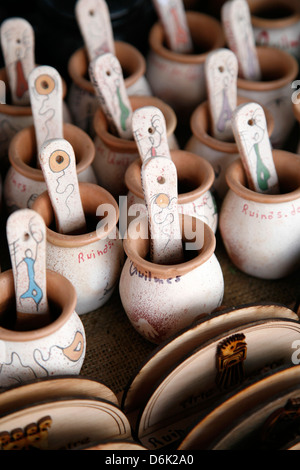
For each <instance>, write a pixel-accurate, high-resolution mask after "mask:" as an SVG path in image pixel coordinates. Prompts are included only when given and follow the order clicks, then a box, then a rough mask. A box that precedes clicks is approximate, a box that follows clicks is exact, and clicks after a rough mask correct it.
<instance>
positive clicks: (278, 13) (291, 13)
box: [248, 0, 300, 60]
mask: <svg viewBox="0 0 300 470" xmlns="http://www.w3.org/2000/svg"><path fill="white" fill-rule="evenodd" d="M248 4H249V8H250V13H251V22H252V26H253V31H254V36H255V41H256V44H257V45H262V46H273V47H278V48H279V49H282V50H284V51H286V52H288V53H289V54H291V55H293V56H294V57H295V58H296V59H297V60H299V59H300V40H299V31H300V3H299V1H298V0H248Z"/></svg>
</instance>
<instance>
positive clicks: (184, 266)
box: [119, 214, 224, 344]
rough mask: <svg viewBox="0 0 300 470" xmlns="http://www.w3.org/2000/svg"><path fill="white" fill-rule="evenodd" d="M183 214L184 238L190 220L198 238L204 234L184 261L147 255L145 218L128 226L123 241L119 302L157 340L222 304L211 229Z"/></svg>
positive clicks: (146, 335)
mask: <svg viewBox="0 0 300 470" xmlns="http://www.w3.org/2000/svg"><path fill="white" fill-rule="evenodd" d="M179 218H180V222H181V230H182V233H183V241H184V242H185V241H187V242H189V243H190V242H191V240H192V237H191V236H190V235H187V234H186V232H187V233H188V231H186V229H185V227H186V226H187V225H188V226H189V227H191V226H192V231H194V233H196V238H197V237H200V236H201V238H202V240H201V241H200V243H199V245H198V247H199V248H198V249H196V250H191V251H190V252H189V254H188V258H189V259H187V261H184V262H183V263H180V264H176V265H161V264H156V263H152V262H151V261H149V260H148V253H149V245H150V243H149V238H148V236H147V229H148V219H147V217H144V218H139V219H138V220H135V221H133V222H132V223H131V224H130V225H129V231H128V235H127V237H126V238H125V239H124V242H123V245H124V250H125V252H126V254H127V259H126V262H125V264H124V267H123V270H122V274H121V277H120V284H119V291H120V297H121V301H122V304H123V307H124V310H125V312H126V314H127V316H128V318H129V320H130V322H131V323H132V325H133V327H134V328H135V329H136V330H137V331H138V332H139V333H140V334H141V335H142V336H143V337H144V338H145V339H147V340H149V341H151V342H153V343H157V344H158V343H161V342H162V341H164V340H165V339H167V338H168V337H170V336H171V335H173V334H175V333H176V332H178V331H179V330H181V329H182V328H185V327H187V326H189V325H190V324H191V323H192V322H193V321H194V320H195V318H197V317H198V316H199V315H201V314H202V313H210V312H211V311H212V310H214V309H215V308H217V307H218V306H220V305H221V303H222V299H223V294H224V280H223V274H222V270H221V267H220V264H219V262H218V260H217V258H216V255H215V253H214V251H215V246H216V240H215V236H214V233H213V231H212V230H211V229H210V228H209V227H208V225H206V224H205V223H204V222H202V221H201V220H199V219H196V218H195V217H191V216H188V215H182V214H180V215H179ZM138 229H139V232H137V230H138ZM137 233H140V234H142V236H136V234H137ZM191 233H192V232H191ZM130 234H132V235H130ZM200 246H201V247H200ZM187 253H188V252H187V251H186V254H187Z"/></svg>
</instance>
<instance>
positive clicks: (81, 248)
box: [32, 183, 124, 315]
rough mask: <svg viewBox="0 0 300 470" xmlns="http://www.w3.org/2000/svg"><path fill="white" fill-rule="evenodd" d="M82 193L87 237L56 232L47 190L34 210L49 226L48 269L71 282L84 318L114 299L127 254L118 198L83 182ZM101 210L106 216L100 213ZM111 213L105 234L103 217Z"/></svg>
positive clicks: (47, 231) (80, 312) (80, 187)
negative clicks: (121, 230)
mask: <svg viewBox="0 0 300 470" xmlns="http://www.w3.org/2000/svg"><path fill="white" fill-rule="evenodd" d="M79 190H80V196H81V200H82V205H83V210H84V213H85V216H86V220H87V227H88V231H87V232H86V233H84V234H80V235H63V234H60V233H57V232H56V231H55V224H54V212H53V208H52V205H51V201H50V198H49V195H48V192H47V191H45V192H44V193H43V194H41V195H40V196H39V197H38V198H37V199H36V201H35V202H34V204H33V207H32V208H33V210H36V211H37V212H38V213H39V214H40V215H41V216H42V217H43V219H44V221H45V224H46V227H47V228H46V235H47V269H52V270H53V271H56V272H58V273H60V274H62V275H63V276H65V277H66V278H67V279H69V281H71V283H72V284H73V286H74V287H75V290H76V294H77V305H76V311H77V313H78V314H79V315H82V314H85V313H88V312H91V311H92V310H96V309H97V308H99V307H101V306H102V305H104V304H105V303H106V302H107V301H108V299H109V298H110V297H111V295H112V293H113V290H114V288H115V286H116V284H117V282H118V280H119V276H120V272H121V268H122V265H123V258H124V252H123V246H122V240H121V239H120V237H119V234H118V229H117V227H116V226H117V223H118V219H119V208H118V205H117V203H116V201H115V199H114V198H113V197H112V196H111V194H109V193H108V192H107V191H106V190H105V189H103V188H101V187H100V186H97V185H95V184H90V183H79ZM101 208H103V213H102V214H100V213H99V212H98V211H99V210H100V211H101ZM107 210H109V214H108V224H109V230H108V232H107V233H104V232H103V230H100V229H98V223H99V222H100V215H103V216H105V214H104V212H105V211H107ZM98 214H99V216H98ZM96 215H97V216H96ZM105 217H106V216H105Z"/></svg>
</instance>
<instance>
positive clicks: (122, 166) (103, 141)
mask: <svg viewBox="0 0 300 470" xmlns="http://www.w3.org/2000/svg"><path fill="white" fill-rule="evenodd" d="M129 100H130V104H131V107H132V110H133V111H134V110H136V109H138V108H142V107H144V106H155V107H157V108H158V109H160V110H161V112H162V113H163V115H164V118H165V120H166V130H167V136H168V143H169V147H170V148H171V149H174V148H177V147H178V144H177V140H176V138H175V135H174V131H175V129H176V125H177V118H176V115H175V113H174V111H173V110H172V108H171V107H170V106H168V105H167V104H166V103H164V102H163V101H162V100H160V99H158V98H155V97H154V96H130V97H129ZM94 128H95V131H96V137H95V139H94V143H95V148H96V155H95V159H94V162H93V168H94V171H95V174H96V177H97V181H98V184H99V185H100V186H102V187H103V188H105V189H107V190H108V191H109V192H110V193H111V194H112V195H113V196H114V197H115V198H116V199H117V198H118V197H119V196H120V195H125V194H126V193H127V189H126V185H125V180H124V177H125V172H126V170H127V168H128V166H129V165H130V164H131V163H132V162H133V161H134V160H136V159H137V158H139V151H138V148H137V145H136V142H135V140H134V139H131V140H129V139H123V138H120V137H118V136H115V135H114V134H112V133H111V132H110V130H109V123H108V121H107V118H106V116H105V115H104V113H103V112H102V110H101V109H100V108H99V107H98V109H97V111H96V114H95V117H94Z"/></svg>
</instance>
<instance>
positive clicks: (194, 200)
mask: <svg viewBox="0 0 300 470" xmlns="http://www.w3.org/2000/svg"><path fill="white" fill-rule="evenodd" d="M171 158H172V161H173V162H174V164H175V166H176V170H177V174H178V188H179V191H178V192H179V194H178V212H179V213H181V214H187V215H190V216H193V217H197V218H199V219H200V220H202V221H203V222H205V223H206V224H207V225H208V226H209V227H210V228H211V229H212V231H213V232H214V233H215V232H216V230H217V225H218V214H217V208H216V203H215V200H214V197H213V195H212V192H211V188H212V186H213V183H214V179H215V178H214V171H213V168H212V166H211V164H210V163H209V162H208V161H206V160H205V159H204V158H202V157H199V156H198V155H195V154H193V153H190V152H187V151H183V150H172V151H171ZM141 166H142V161H141V159H137V160H135V161H134V162H133V163H131V165H130V166H129V167H128V169H127V171H126V173H125V183H126V186H127V188H128V195H127V196H128V211H129V209H130V207H132V206H133V205H134V204H136V206H135V209H136V210H137V211H139V212H140V213H141V214H144V215H147V209H146V206H145V201H144V195H143V189H142V181H141ZM182 185H183V187H184V188H190V190H188V191H185V189H183V190H182V191H180V189H181V187H182ZM183 191H185V192H183ZM132 208H133V207H132Z"/></svg>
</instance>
